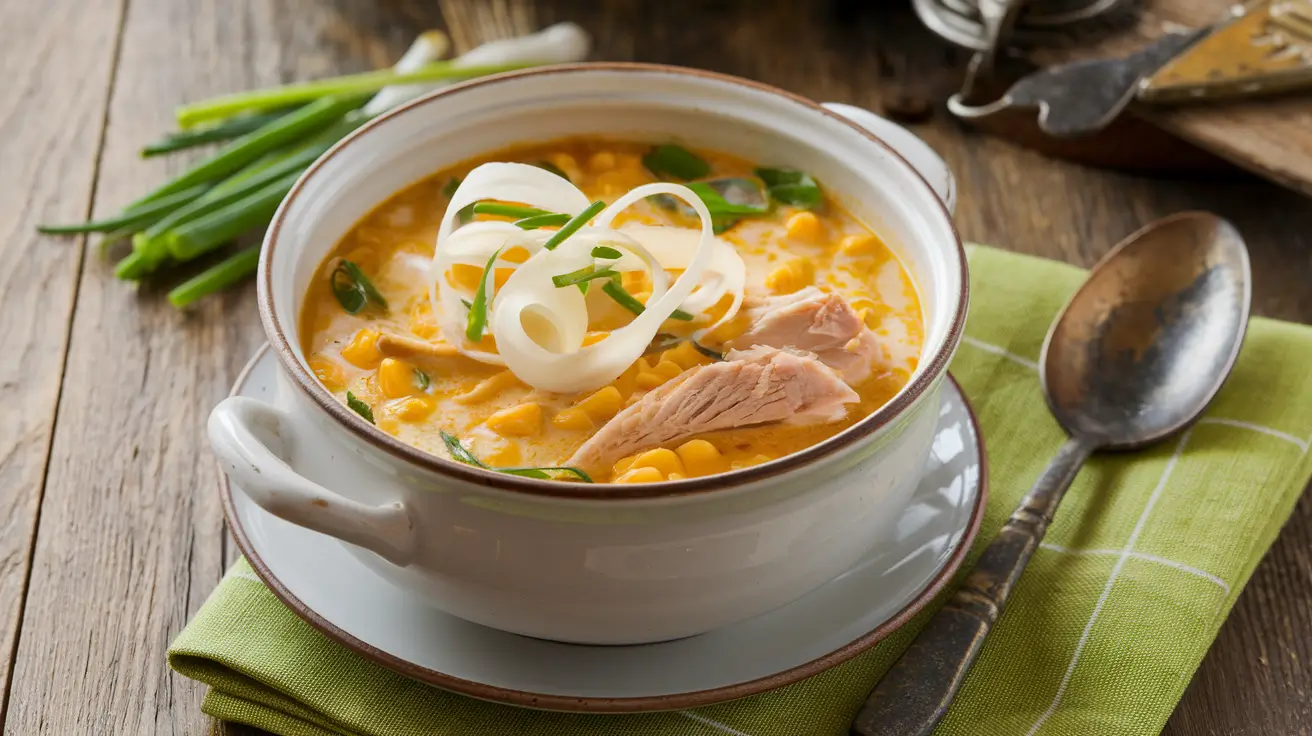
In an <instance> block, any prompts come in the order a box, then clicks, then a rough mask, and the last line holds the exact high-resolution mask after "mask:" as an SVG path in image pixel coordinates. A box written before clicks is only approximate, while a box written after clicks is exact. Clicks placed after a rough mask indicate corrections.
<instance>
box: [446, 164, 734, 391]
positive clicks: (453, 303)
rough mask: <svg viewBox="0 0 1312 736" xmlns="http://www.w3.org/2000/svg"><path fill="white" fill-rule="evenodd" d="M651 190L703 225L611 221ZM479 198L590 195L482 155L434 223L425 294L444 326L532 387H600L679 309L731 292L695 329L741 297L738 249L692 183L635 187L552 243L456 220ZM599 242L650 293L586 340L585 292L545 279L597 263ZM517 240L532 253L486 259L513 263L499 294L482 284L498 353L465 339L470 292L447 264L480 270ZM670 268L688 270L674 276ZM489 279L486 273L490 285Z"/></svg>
mask: <svg viewBox="0 0 1312 736" xmlns="http://www.w3.org/2000/svg"><path fill="white" fill-rule="evenodd" d="M655 194H668V195H672V196H675V197H678V198H679V199H682V200H683V201H685V202H687V204H688V206H690V207H691V208H692V209H693V210H694V211H696V213H697V216H698V217H699V218H700V220H701V229H700V230H689V229H685V228H673V227H655V226H626V227H623V228H618V229H616V228H613V227H611V224H612V222H613V221H614V219H615V216H616V215H618V214H619V213H620V212H622V211H624V210H625V209H627V208H628V207H630V206H632V205H633V204H634V203H636V202H638V201H640V200H642V199H644V198H646V197H650V196H652V195H655ZM482 200H497V201H503V202H518V203H523V204H526V205H530V206H533V207H538V208H541V209H545V210H550V211H554V212H565V213H568V214H570V215H575V214H577V213H578V212H581V211H582V210H583V209H585V208H586V207H587V206H588V204H589V202H588V199H587V197H585V196H584V195H583V193H582V192H580V191H579V190H578V189H576V188H575V187H574V186H573V185H572V184H570V183H569V182H567V181H565V180H563V179H561V178H560V177H558V176H556V175H554V174H551V173H549V172H546V171H543V170H542V169H539V168H537V167H534V166H528V165H524V164H502V163H497V164H484V165H483V166H480V167H478V168H477V169H475V170H474V171H472V172H470V174H469V176H468V177H467V178H466V179H465V181H464V183H462V184H461V186H460V188H459V189H457V191H456V193H455V196H454V197H453V198H452V201H451V203H450V205H449V208H448V211H447V213H446V216H445V218H444V219H443V221H442V226H441V229H440V230H439V233H438V242H437V248H436V250H435V252H434V256H433V262H432V265H431V268H430V284H431V286H430V292H429V296H430V299H431V300H432V302H433V306H434V311H435V312H436V313H437V315H438V320H439V326H440V327H441V329H442V332H443V335H444V336H445V337H446V339H447V340H448V341H450V342H451V343H452V344H453V345H456V346H457V347H458V349H459V350H460V351H461V352H462V353H463V354H465V355H466V356H468V357H470V358H473V359H475V360H479V361H482V362H485V363H492V364H496V365H504V366H506V367H507V368H509V369H510V370H511V372H513V373H514V374H515V376H516V377H518V378H519V379H520V380H521V381H523V382H524V383H526V384H528V385H530V386H532V387H533V388H535V389H538V390H543V391H554V392H560V393H577V392H583V391H589V390H592V389H595V388H599V387H600V386H603V385H605V384H607V383H609V382H611V381H613V380H615V378H617V377H618V376H619V375H620V374H621V373H623V372H624V370H625V369H627V368H628V367H629V366H630V365H632V364H633V362H634V361H635V360H637V359H638V358H639V357H641V356H642V354H643V352H644V351H645V350H646V348H647V346H648V345H649V344H650V343H651V340H652V339H653V338H654V337H655V336H656V334H657V332H659V331H660V328H661V324H662V323H663V322H664V321H665V320H666V319H668V318H669V316H670V314H672V313H673V312H674V311H675V310H676V309H679V308H681V307H682V308H685V309H691V310H693V311H695V312H701V311H704V310H706V309H708V308H710V307H711V306H713V305H715V304H717V303H718V302H719V301H720V300H721V299H722V298H723V297H724V295H725V294H729V293H732V294H733V301H732V304H731V306H730V308H729V310H728V311H727V312H726V314H725V315H724V316H722V317H721V319H720V320H719V321H717V322H716V323H715V324H713V325H711V327H708V328H706V329H705V330H701V331H699V333H698V334H702V333H704V332H706V331H707V330H710V329H713V328H714V327H715V326H716V325H718V324H720V323H721V322H723V321H724V320H726V319H730V318H732V317H733V315H734V314H735V313H736V312H737V310H738V308H739V306H740V305H741V302H742V291H743V282H744V278H745V267H744V266H743V263H742V259H741V258H739V257H738V255H737V253H736V252H735V251H734V249H733V247H732V246H731V245H730V244H728V243H726V242H724V241H721V240H719V239H718V238H716V237H715V236H714V234H713V232H712V226H711V216H710V213H709V212H708V211H707V209H706V205H705V204H703V203H702V201H701V199H700V198H699V197H697V195H696V194H695V193H693V191H692V190H690V189H688V188H687V187H684V186H682V185H679V184H667V183H659V184H647V185H644V186H640V187H637V188H635V189H633V190H632V191H630V192H628V193H627V194H625V195H624V196H622V197H620V198H619V199H618V200H616V201H615V202H614V203H613V204H611V205H610V206H609V207H607V208H606V209H605V210H603V211H602V212H601V213H600V214H599V215H598V216H597V218H596V219H595V224H593V225H591V226H585V227H583V228H581V229H580V230H579V231H578V232H576V233H575V234H573V235H572V236H570V237H569V238H567V239H565V241H564V242H562V243H561V244H560V245H559V246H558V247H556V248H555V249H553V250H546V249H545V248H544V247H543V245H544V243H545V242H546V241H547V239H548V238H550V236H551V234H552V233H551V231H540V230H530V231H524V230H521V229H519V228H518V227H516V226H515V225H514V224H512V223H507V222H478V223H471V224H468V225H465V226H463V227H459V228H457V227H456V216H457V213H458V211H459V210H460V209H461V208H463V207H465V206H466V205H469V204H471V203H473V202H477V201H482ZM599 245H605V246H608V247H611V248H614V249H616V250H618V251H620V253H621V254H622V257H621V258H620V259H618V260H616V261H614V262H613V263H611V264H610V265H611V267H612V268H614V269H615V270H616V271H637V270H645V271H648V272H649V273H650V275H651V281H652V291H651V296H650V298H649V299H648V300H647V304H646V308H645V310H644V311H643V312H642V314H640V315H637V316H636V317H635V318H634V319H633V320H632V321H631V322H630V323H629V324H627V325H625V326H624V327H621V328H619V329H616V330H613V331H612V332H611V333H610V334H609V335H608V336H607V337H606V338H605V339H603V340H601V341H600V342H597V343H595V344H593V345H589V346H586V347H584V346H583V340H584V337H585V336H586V334H587V331H588V319H589V317H588V305H587V297H586V296H585V295H584V293H583V292H582V291H581V290H579V289H576V288H559V287H557V286H556V285H555V284H554V283H553V282H552V277H553V276H558V275H561V274H566V273H571V272H574V271H577V270H579V269H583V268H587V267H589V266H594V265H596V260H597V259H596V258H595V257H594V256H593V255H592V251H593V249H594V248H596V247H597V246H599ZM517 247H518V248H523V249H524V250H525V251H526V252H527V253H528V254H529V256H528V259H527V260H525V261H524V262H523V263H519V264H516V263H512V262H510V261H506V260H504V259H503V258H500V257H498V259H497V261H496V262H495V263H494V264H493V268H511V269H514V270H513V272H512V273H511V275H510V278H509V279H507V280H506V282H505V284H504V285H503V286H502V287H501V288H500V289H499V290H496V292H495V294H493V293H491V292H489V293H488V294H487V296H488V302H489V304H491V308H490V310H489V314H488V329H489V331H490V332H491V334H492V335H493V336H494V337H495V338H496V346H497V347H496V352H491V351H488V350H482V349H479V348H478V344H479V343H471V342H468V341H467V340H466V339H465V336H464V329H463V327H464V325H463V322H464V318H465V314H466V308H465V306H464V304H463V301H464V300H465V297H467V296H468V295H467V294H463V293H462V292H461V290H460V289H459V288H458V287H455V286H454V285H453V284H451V283H450V282H449V281H448V280H447V274H448V272H449V271H450V270H451V268H452V267H454V266H456V265H467V266H476V267H479V268H482V267H483V266H484V265H485V264H486V262H487V259H488V258H490V257H491V256H492V254H493V253H496V252H497V251H498V250H500V251H501V252H502V253H503V254H504V253H506V252H507V251H509V250H512V249H514V248H517ZM666 269H681V270H682V271H683V272H682V273H681V274H680V276H679V278H677V279H676V280H675V281H674V283H673V284H670V283H669V279H668V277H667V275H666V273H665V271H666ZM704 277H709V278H704ZM493 281H495V279H489V280H488V288H489V289H492V288H493V287H492V282H493Z"/></svg>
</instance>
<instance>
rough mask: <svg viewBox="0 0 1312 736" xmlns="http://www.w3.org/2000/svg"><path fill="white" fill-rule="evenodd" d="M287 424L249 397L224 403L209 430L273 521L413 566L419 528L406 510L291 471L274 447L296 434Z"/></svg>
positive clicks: (230, 470)
mask: <svg viewBox="0 0 1312 736" xmlns="http://www.w3.org/2000/svg"><path fill="white" fill-rule="evenodd" d="M286 419H287V417H286V414H285V413H284V412H283V411H282V410H280V409H277V408H275V407H273V406H270V405H269V404H266V403H264V402H262V401H256V400H255V399H251V398H247V397H244V396H231V397H228V398H227V399H224V400H223V401H221V402H219V405H218V406H216V407H214V411H213V412H211V413H210V419H209V425H208V430H209V435H210V444H211V445H212V446H213V447H214V453H215V454H216V455H218V456H219V462H220V463H221V464H222V466H223V470H224V472H226V473H227V474H228V477H229V478H231V479H232V480H233V481H234V482H235V483H237V485H239V486H241V489H242V490H243V491H245V492H246V495H247V496H249V497H250V498H251V500H252V501H254V502H255V503H256V504H257V505H259V506H260V508H262V509H264V510H265V511H268V512H269V513H271V514H273V515H274V516H277V517H279V518H282V519H286V520H287V521H290V522H291V523H293V524H297V525H299V526H303V527H305V528H307V529H312V530H314V531H316V532H320V533H322V534H327V535H328V536H330V537H336V538H337V539H340V540H342V541H344V542H350V543H351V544H355V545H358V546H360V547H364V548H365V549H367V550H370V551H372V552H375V553H376V554H378V555H379V556H380V557H382V558H383V559H385V560H387V561H388V562H391V563H393V564H396V565H406V564H409V562H410V560H411V558H412V557H413V553H414V527H413V525H412V524H411V522H410V515H409V514H408V513H407V511H406V508H405V505H404V504H401V503H393V504H387V505H383V506H369V505H367V504H363V503H360V502H358V501H352V500H351V499H349V498H345V497H343V496H340V495H338V494H336V493H333V492H332V491H330V490H328V489H327V488H324V487H323V486H321V485H319V484H318V483H315V482H314V481H311V480H309V479H308V478H305V477H304V476H302V475H300V474H299V473H297V472H296V471H295V470H292V468H291V467H290V466H289V465H287V463H285V462H283V461H282V459H281V458H280V457H278V455H277V454H276V453H275V452H274V451H273V450H272V449H270V447H269V445H270V444H273V445H274V446H279V445H282V444H283V443H284V442H286V440H287V439H288V437H289V435H290V434H291V432H292V429H291V424H290V422H288V421H287V420H286Z"/></svg>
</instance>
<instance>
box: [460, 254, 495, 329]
mask: <svg viewBox="0 0 1312 736" xmlns="http://www.w3.org/2000/svg"><path fill="white" fill-rule="evenodd" d="M499 255H501V248H497V250H496V252H495V253H493V254H492V256H491V257H490V258H488V259H487V265H486V266H484V267H483V275H482V276H480V277H479V278H478V291H475V292H474V301H473V302H472V303H471V304H470V305H469V314H468V315H467V317H466V321H465V337H466V338H468V339H469V341H470V342H478V341H479V340H482V339H483V328H484V327H486V326H487V278H488V274H490V273H492V270H493V265H494V264H495V263H496V262H497V256H499Z"/></svg>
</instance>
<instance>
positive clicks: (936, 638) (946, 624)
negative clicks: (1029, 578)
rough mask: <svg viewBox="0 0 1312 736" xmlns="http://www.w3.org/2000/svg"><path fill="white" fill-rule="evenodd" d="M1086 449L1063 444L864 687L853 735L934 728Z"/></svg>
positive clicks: (889, 735)
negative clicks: (966, 571) (947, 592)
mask: <svg viewBox="0 0 1312 736" xmlns="http://www.w3.org/2000/svg"><path fill="white" fill-rule="evenodd" d="M1093 449H1094V444H1093V443H1092V442H1090V441H1088V440H1084V439H1079V438H1072V439H1070V440H1068V441H1067V442H1066V444H1065V445H1063V446H1062V448H1061V450H1060V451H1059V452H1058V453H1057V456H1056V457H1054V458H1053V459H1052V462H1050V463H1049V464H1048V467H1047V469H1046V470H1044V471H1043V475H1042V476H1041V477H1040V478H1039V480H1038V482H1037V483H1035V484H1034V488H1032V489H1031V490H1030V492H1029V493H1028V494H1026V496H1025V498H1024V499H1023V500H1022V501H1021V503H1020V507H1019V508H1017V509H1016V512H1015V513H1013V514H1012V515H1011V518H1010V519H1008V520H1007V523H1005V524H1003V525H1002V529H1001V530H999V531H998V534H997V536H995V537H994V538H993V541H992V542H990V543H989V546H988V547H987V548H985V550H984V552H983V554H982V555H980V558H979V561H978V562H977V563H975V568H974V569H973V570H972V571H971V572H970V575H968V576H967V577H966V580H965V582H964V583H962V585H961V587H960V588H959V589H958V590H957V592H956V593H955V594H954V595H953V596H952V598H951V599H950V600H948V602H947V603H946V604H944V605H943V607H942V608H941V609H939V611H938V613H936V614H934V617H933V618H931V619H930V620H929V623H928V624H926V625H925V628H924V629H922V630H921V632H920V634H919V635H917V636H916V638H915V640H914V641H912V642H911V646H910V648H908V649H907V650H906V652H904V653H903V654H902V658H901V659H899V660H898V661H897V663H896V664H894V665H893V668H892V669H890V670H889V671H888V674H886V675H884V679H883V680H881V681H880V682H879V685H877V686H876V687H875V689H874V692H872V693H870V697H869V698H867V699H866V704H865V705H864V706H863V707H862V708H861V712H860V713H859V714H857V717H856V720H855V721H854V722H853V723H852V730H851V733H852V734H853V736H924V735H926V734H929V733H930V732H932V731H933V730H934V727H935V726H936V725H938V722H939V720H940V719H942V718H943V715H944V714H945V713H947V710H948V706H949V705H951V704H952V699H953V698H954V697H955V696H956V694H957V690H958V689H960V688H961V683H962V681H963V680H965V679H966V672H967V671H969V670H970V665H971V663H973V662H974V661H975V656H976V655H977V654H979V650H980V648H981V647H982V646H983V645H984V637H985V636H987V635H988V633H989V631H990V630H991V629H992V628H993V624H994V622H996V621H997V620H998V616H1000V615H1002V610H1003V608H1004V607H1005V606H1006V604H1007V598H1008V597H1009V596H1010V595H1011V591H1012V589H1013V588H1014V587H1015V586H1016V581H1017V580H1019V579H1020V575H1021V573H1022V572H1024V570H1025V565H1026V563H1028V562H1029V561H1030V557H1031V556H1032V555H1033V554H1034V550H1035V549H1037V548H1038V546H1039V542H1041V541H1042V540H1043V535H1044V533H1045V532H1047V531H1048V525H1049V524H1051V523H1052V517H1053V515H1054V514H1055V513H1056V512H1057V506H1058V504H1060V503H1061V499H1062V497H1063V496H1064V495H1066V489H1068V488H1070V486H1071V481H1073V480H1075V476H1076V474H1078V473H1079V472H1080V467H1081V466H1082V465H1084V461H1085V460H1086V459H1087V458H1088V457H1089V454H1090V453H1091V452H1093Z"/></svg>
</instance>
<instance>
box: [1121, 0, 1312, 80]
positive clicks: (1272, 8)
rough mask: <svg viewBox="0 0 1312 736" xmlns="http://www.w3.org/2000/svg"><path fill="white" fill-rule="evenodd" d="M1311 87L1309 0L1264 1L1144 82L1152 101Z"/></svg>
mask: <svg viewBox="0 0 1312 736" xmlns="http://www.w3.org/2000/svg"><path fill="white" fill-rule="evenodd" d="M1305 87H1306V88H1312V0H1274V1H1271V0H1267V1H1265V2H1261V3H1259V4H1257V5H1253V6H1250V7H1248V8H1247V9H1246V10H1244V12H1243V14H1242V15H1239V16H1237V17H1235V18H1234V19H1232V20H1230V21H1229V22H1226V23H1223V24H1221V25H1219V26H1218V27H1217V28H1216V30H1214V31H1213V32H1212V33H1211V34H1209V35H1208V36H1207V38H1205V39H1203V40H1201V41H1199V42H1198V43H1196V44H1194V45H1193V46H1191V47H1190V48H1189V49H1188V50H1187V51H1185V52H1184V53H1182V54H1180V55H1179V56H1177V57H1176V58H1174V59H1172V60H1171V61H1170V62H1168V63H1167V64H1166V65H1165V66H1163V67H1162V68H1161V69H1158V70H1157V71H1156V72H1155V73H1154V74H1153V75H1152V76H1151V77H1149V78H1148V79H1147V80H1145V81H1144V82H1143V84H1142V85H1141V88H1140V90H1139V95H1138V99H1140V100H1142V101H1144V102H1149V103H1153V104H1178V103H1184V102H1193V101H1196V100H1197V101H1205V100H1218V99H1227V98H1234V97H1249V96H1255V95H1262V94H1269V93H1273V92H1287V91H1291V90H1295V89H1299V88H1305Z"/></svg>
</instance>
